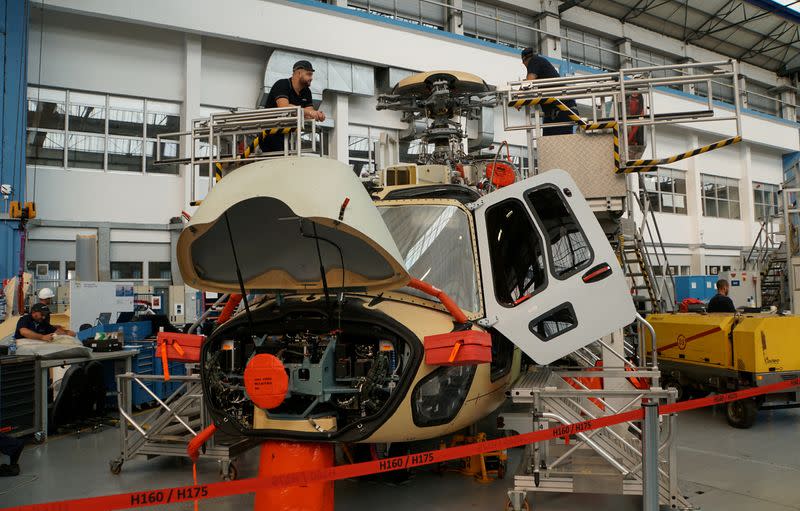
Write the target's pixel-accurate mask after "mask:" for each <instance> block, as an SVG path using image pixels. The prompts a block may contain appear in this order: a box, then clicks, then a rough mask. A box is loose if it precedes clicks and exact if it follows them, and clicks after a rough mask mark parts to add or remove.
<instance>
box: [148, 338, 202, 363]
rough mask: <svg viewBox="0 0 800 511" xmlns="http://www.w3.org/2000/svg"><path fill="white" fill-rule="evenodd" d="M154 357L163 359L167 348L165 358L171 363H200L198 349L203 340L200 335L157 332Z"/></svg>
mask: <svg viewBox="0 0 800 511" xmlns="http://www.w3.org/2000/svg"><path fill="white" fill-rule="evenodd" d="M156 339H157V342H158V344H157V349H156V355H157V356H162V357H163V350H164V347H165V346H166V348H167V352H166V354H167V358H168V359H169V360H172V361H173V362H200V347H201V346H202V345H203V340H204V339H205V337H204V336H202V335H194V334H179V333H173V332H158V336H157V337H156Z"/></svg>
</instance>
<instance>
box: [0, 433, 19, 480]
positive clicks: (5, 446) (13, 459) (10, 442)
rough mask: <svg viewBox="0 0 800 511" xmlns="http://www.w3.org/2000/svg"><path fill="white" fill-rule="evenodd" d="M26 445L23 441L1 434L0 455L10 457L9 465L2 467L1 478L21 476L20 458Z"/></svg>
mask: <svg viewBox="0 0 800 511" xmlns="http://www.w3.org/2000/svg"><path fill="white" fill-rule="evenodd" d="M23 447H24V444H23V443H22V441H21V440H17V439H16V438H14V437H11V436H8V435H6V434H4V433H0V453H3V454H5V455H6V456H8V460H9V461H8V465H6V464H2V465H0V477H9V476H17V475H19V464H18V462H19V457H20V456H22V449H23Z"/></svg>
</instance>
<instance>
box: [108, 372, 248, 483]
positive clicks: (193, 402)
mask: <svg viewBox="0 0 800 511" xmlns="http://www.w3.org/2000/svg"><path fill="white" fill-rule="evenodd" d="M170 380H171V381H175V382H181V385H180V387H178V388H177V389H176V390H175V391H174V392H173V393H172V394H171V395H170V396H169V397H167V398H166V399H164V400H161V399H159V397H158V396H156V394H155V393H154V392H153V391H152V390H151V389H150V387H149V384H152V383H158V382H163V381H164V380H163V376H159V375H137V374H131V373H126V374H121V375H118V376H117V388H118V389H119V394H118V396H117V398H118V403H119V413H120V416H121V419H122V420H121V423H120V456H119V457H117V458H114V459H113V460H111V461H110V463H109V465H110V470H111V472H112V473H114V474H119V473H120V471H122V465H123V463H124V462H126V461H128V460H132V459H134V458H136V457H137V456H144V457H146V458H147V459H152V458H155V457H158V456H173V457H179V458H188V454H187V451H186V447H187V444H188V443H189V441H190V440H191V439H192V438H193V437H195V436H196V435H197V433H198V432H199V431H202V430H203V429H204V428H205V427H207V426H208V425H210V424H211V420H210V416H209V414H208V413H207V411H206V409H205V405H204V403H203V389H202V384H201V382H200V376H199V375H192V376H172V377H171V378H170ZM133 385H138V386H139V387H141V388H142V389H144V391H145V392H147V393H148V394H150V396H151V397H152V398H153V400H154V401H155V402H156V403H158V407H156V408H155V409H154V410H152V411H150V412H145V413H144V414H141V415H136V416H134V414H133V413H132V410H131V407H130V402H131V400H130V399H129V398H128V397H129V396H130V395H131V391H132V389H133ZM256 445H258V443H257V442H254V441H253V440H251V439H247V438H223V437H222V436H221V434H219V433H218V434H217V438H216V439H215V438H214V437H212V438H211V439H210V440H209V441H208V442H207V443H206V445H205V449H203V450H202V451H201V453H200V458H201V459H213V460H216V461H218V462H219V464H220V475H221V477H222V478H223V479H226V480H227V479H236V477H237V469H236V465H235V464H234V461H235V459H236V457H238V456H240V455H241V454H243V453H244V452H245V451H247V450H249V449H251V448H253V447H255V446H256Z"/></svg>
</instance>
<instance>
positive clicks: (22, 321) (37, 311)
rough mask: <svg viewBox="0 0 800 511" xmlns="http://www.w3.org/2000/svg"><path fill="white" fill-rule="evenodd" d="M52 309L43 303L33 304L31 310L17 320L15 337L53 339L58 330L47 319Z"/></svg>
mask: <svg viewBox="0 0 800 511" xmlns="http://www.w3.org/2000/svg"><path fill="white" fill-rule="evenodd" d="M49 313H50V309H49V308H48V307H47V305H44V304H41V303H35V304H33V307H31V312H30V313H29V314H25V315H24V316H22V317H21V318H19V320H18V321H17V329H16V331H14V339H32V340H34V341H46V342H50V341H52V340H53V335H54V334H55V333H56V331H57V330H58V329H57V328H56V327H54V326H53V325H51V324H50V322H49V321H47V315H48V314H49Z"/></svg>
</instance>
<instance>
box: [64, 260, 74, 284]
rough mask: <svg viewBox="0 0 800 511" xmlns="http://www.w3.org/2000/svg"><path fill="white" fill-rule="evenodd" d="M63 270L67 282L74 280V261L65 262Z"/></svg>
mask: <svg viewBox="0 0 800 511" xmlns="http://www.w3.org/2000/svg"><path fill="white" fill-rule="evenodd" d="M64 264H65V270H66V272H67V280H68V281H69V280H74V279H75V261H66V262H65V263H64Z"/></svg>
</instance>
